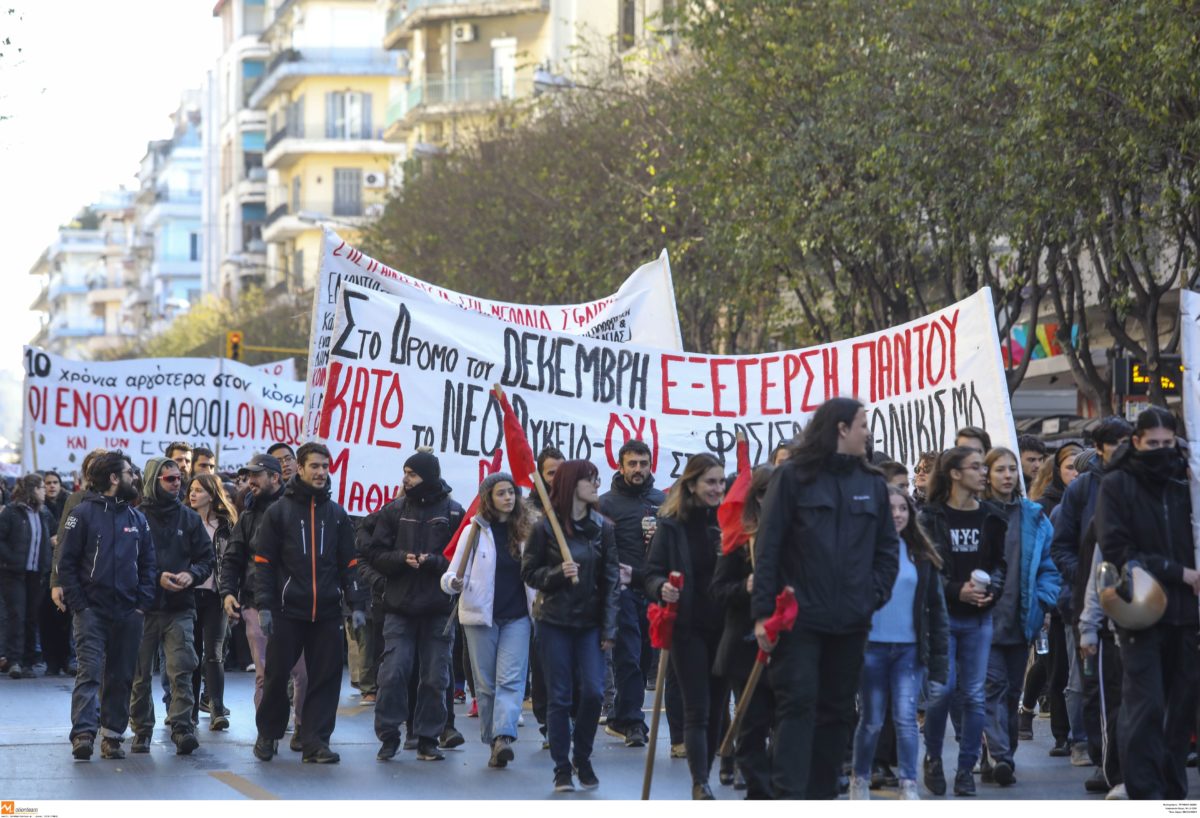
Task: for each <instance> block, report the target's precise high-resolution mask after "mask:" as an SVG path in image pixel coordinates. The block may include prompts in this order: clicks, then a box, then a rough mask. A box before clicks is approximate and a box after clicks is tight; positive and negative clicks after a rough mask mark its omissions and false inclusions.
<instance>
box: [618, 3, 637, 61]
mask: <svg viewBox="0 0 1200 818" xmlns="http://www.w3.org/2000/svg"><path fill="white" fill-rule="evenodd" d="M618 2H619V4H620V5H619V6H618V9H619V10H618V12H617V13H618V15H619V19H618V26H619V34H618V36H619V37H620V46H621V48H623V49H625V48H633V44H634V41H635V40H636V38H637V0H618Z"/></svg>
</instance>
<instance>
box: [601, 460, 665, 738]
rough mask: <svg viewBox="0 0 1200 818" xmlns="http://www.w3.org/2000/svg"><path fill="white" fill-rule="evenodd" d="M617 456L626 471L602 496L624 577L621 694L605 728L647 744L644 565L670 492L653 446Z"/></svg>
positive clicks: (618, 648) (617, 659) (618, 655)
mask: <svg viewBox="0 0 1200 818" xmlns="http://www.w3.org/2000/svg"><path fill="white" fill-rule="evenodd" d="M617 460H618V462H619V463H620V466H621V469H620V471H618V472H617V473H616V474H614V475H613V479H612V488H611V489H609V491H607V492H606V493H604V494H602V495H601V496H600V513H601V514H603V515H604V516H605V517H607V518H608V519H610V520H612V522H613V527H614V528H615V529H616V536H617V552H618V554H619V557H620V562H619V568H620V580H621V596H620V602H619V605H620V608H619V609H618V618H617V641H616V643H615V644H614V645H613V651H612V661H613V683H614V684H615V686H616V690H617V698H616V701H615V702H614V703H613V712H612V715H611V716H609V719H608V724H607V725H606V726H605V731H606V732H609V733H610V734H611V733H612V732H614V731H615V732H617V733H620V734H623V735H624V736H625V746H626V747H642V746H645V744H646V720H645V717H644V716H643V715H642V705H643V704H644V703H645V696H646V676H645V672H644V668H643V667H642V664H641V658H642V630H643V627H644V626H643V624H642V622H643V621H644V620H645V618H646V597H645V595H644V594H643V593H642V586H643V585H644V584H645V575H644V574H643V571H642V566H643V563H644V562H645V558H646V549H647V546H648V545H649V543H650V539H651V538H652V537H653V536H654V528H655V524H656V523H655V520H656V517H655V515H656V514H657V513H658V507H659V506H660V505H662V504H663V501H664V500H665V499H666V496H665V495H664V494H663V493H662V492H661V491H659V490H658V489H656V488H655V487H654V474H653V473H652V472H651V470H650V447H649V446H647V445H646V444H645V443H644V442H642V441H640V440H630V441H629V442H627V443H626V444H625V445H624V446H622V447H621V450H620V451H619V452H618V453H617Z"/></svg>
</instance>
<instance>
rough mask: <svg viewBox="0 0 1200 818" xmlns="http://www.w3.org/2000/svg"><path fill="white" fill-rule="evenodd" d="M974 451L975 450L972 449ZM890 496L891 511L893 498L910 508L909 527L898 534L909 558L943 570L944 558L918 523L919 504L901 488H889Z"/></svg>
mask: <svg viewBox="0 0 1200 818" xmlns="http://www.w3.org/2000/svg"><path fill="white" fill-rule="evenodd" d="M972 451H974V450H973V449H972ZM888 495H889V499H888V507H889V511H890V508H891V502H892V501H891V499H890V498H891V497H903V498H904V503H905V505H907V506H908V525H906V526H904V530H903V531H897V532H896V533H897V534H899V535H900V538H901V539H903V540H904V546H905V547H906V548H907V549H908V558H909V559H910V560H912V561H913V562H914V563H917V562H920V561H921V560H928V561H929V562H931V563H933V566H934V567H935V568H937V569H938V570H939V571H940V570H942V558H941V557H940V556H938V552H937V549H936V548H934V547H933V543H931V542H930V541H929V535H928V534H926V533H925V529H924V528H922V527H921V524H920V523H919V522H917V504H916V502H914V501H913V498H912V495H911V494H909V493H908V492H907V491H905V490H904V489H902V488H900V487H899V486H888Z"/></svg>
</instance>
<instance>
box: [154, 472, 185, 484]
mask: <svg viewBox="0 0 1200 818" xmlns="http://www.w3.org/2000/svg"><path fill="white" fill-rule="evenodd" d="M158 479H159V480H161V481H163V482H164V483H178V482H180V481H181V480H182V479H183V478H182V477H180V476H179V475H178V474H164V475H163V476H162V477H160V478H158Z"/></svg>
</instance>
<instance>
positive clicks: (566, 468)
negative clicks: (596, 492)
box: [548, 460, 600, 537]
mask: <svg viewBox="0 0 1200 818" xmlns="http://www.w3.org/2000/svg"><path fill="white" fill-rule="evenodd" d="M599 476H600V472H599V471H597V469H596V466H595V465H594V464H593V463H592V462H591V461H589V460H567V461H566V462H564V463H562V464H560V465H559V467H558V471H556V472H555V473H554V484H553V485H551V486H550V508H549V509H548V510H549V511H550V512H552V513H554V514H556V515H558V522H559V524H561V525H562V529H563V533H564V534H566V535H567V536H568V537H573V536H574V535H575V525H574V520H572V519H571V511H572V510H573V509H574V506H575V487H576V486H577V485H579V481H580V480H596V479H597V478H598V477H599ZM588 507H589V508H591V509H592V510H595V508H596V505H595V503H589V504H588Z"/></svg>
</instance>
